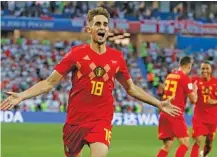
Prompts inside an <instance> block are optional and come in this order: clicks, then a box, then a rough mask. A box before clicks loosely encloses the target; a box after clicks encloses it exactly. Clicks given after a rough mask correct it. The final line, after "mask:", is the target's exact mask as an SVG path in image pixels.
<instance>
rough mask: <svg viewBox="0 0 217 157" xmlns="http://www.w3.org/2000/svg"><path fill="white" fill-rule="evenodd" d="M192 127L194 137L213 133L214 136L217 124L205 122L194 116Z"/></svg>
mask: <svg viewBox="0 0 217 157" xmlns="http://www.w3.org/2000/svg"><path fill="white" fill-rule="evenodd" d="M192 127H193V130H192V137H197V136H206V135H212V136H213V138H214V135H215V132H216V128H217V125H216V124H209V123H203V122H202V121H201V120H198V119H194V118H193V120H192Z"/></svg>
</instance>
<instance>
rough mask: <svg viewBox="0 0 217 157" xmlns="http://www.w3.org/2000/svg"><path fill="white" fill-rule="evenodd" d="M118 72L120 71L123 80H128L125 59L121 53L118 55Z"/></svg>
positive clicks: (128, 75)
mask: <svg viewBox="0 0 217 157" xmlns="http://www.w3.org/2000/svg"><path fill="white" fill-rule="evenodd" d="M119 73H121V74H122V75H123V77H124V79H125V80H129V79H130V78H131V77H130V74H129V71H128V69H127V64H126V61H125V60H124V56H123V55H122V54H121V57H120V69H119Z"/></svg>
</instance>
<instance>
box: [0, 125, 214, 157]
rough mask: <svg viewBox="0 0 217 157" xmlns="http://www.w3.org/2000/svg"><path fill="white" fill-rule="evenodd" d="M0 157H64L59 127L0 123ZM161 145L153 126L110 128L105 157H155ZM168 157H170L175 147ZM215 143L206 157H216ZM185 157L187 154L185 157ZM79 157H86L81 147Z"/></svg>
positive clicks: (172, 156) (60, 126)
mask: <svg viewBox="0 0 217 157" xmlns="http://www.w3.org/2000/svg"><path fill="white" fill-rule="evenodd" d="M1 127H2V128H1V129H2V136H1V138H2V139H1V140H2V146H1V147H2V148H1V149H2V151H1V152H2V154H1V155H2V157H64V153H63V146H62V125H60V124H11V123H10V124H5V123H4V124H2V125H1ZM160 146H161V142H160V141H158V139H157V127H141V126H140V127H135V126H119V127H114V128H113V137H112V145H111V149H110V151H109V154H108V157H155V155H156V153H157V151H158V150H159V148H160ZM176 146H177V143H175V144H174V148H173V150H172V152H171V153H170V155H169V157H174V152H175V147H176ZM216 154H217V140H216V139H215V143H214V145H213V151H212V153H211V154H210V155H209V157H216ZM187 156H188V157H189V155H187ZM83 157H89V148H88V147H85V148H84V151H83Z"/></svg>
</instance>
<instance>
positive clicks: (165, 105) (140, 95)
mask: <svg viewBox="0 0 217 157" xmlns="http://www.w3.org/2000/svg"><path fill="white" fill-rule="evenodd" d="M119 61H120V64H119V65H120V69H119V71H118V72H117V74H116V79H117V80H118V81H119V82H120V84H121V85H122V86H123V87H124V88H125V90H126V91H127V93H128V94H129V95H131V96H132V97H134V98H136V99H138V100H140V101H143V102H145V103H148V104H151V105H153V106H156V107H158V108H159V109H160V110H161V111H163V112H165V113H167V114H169V115H171V116H176V115H179V114H180V113H181V109H180V108H179V107H177V106H174V105H172V104H171V103H170V101H171V99H172V98H170V99H168V100H166V101H160V100H158V99H156V98H155V97H153V96H151V95H150V94H148V93H147V92H145V91H144V90H142V89H141V88H140V87H138V86H136V85H135V84H134V83H133V81H132V79H131V78H130V74H129V72H128V69H127V64H126V62H125V60H124V57H123V55H121V56H120V60H119Z"/></svg>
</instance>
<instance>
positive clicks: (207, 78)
mask: <svg viewBox="0 0 217 157" xmlns="http://www.w3.org/2000/svg"><path fill="white" fill-rule="evenodd" d="M210 79H211V76H208V77H203V80H204V81H209V80H210Z"/></svg>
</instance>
